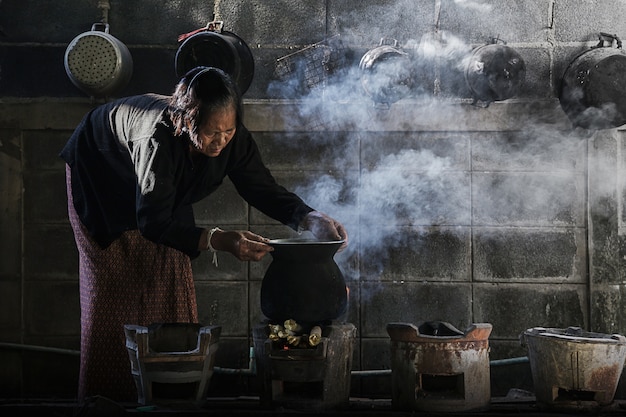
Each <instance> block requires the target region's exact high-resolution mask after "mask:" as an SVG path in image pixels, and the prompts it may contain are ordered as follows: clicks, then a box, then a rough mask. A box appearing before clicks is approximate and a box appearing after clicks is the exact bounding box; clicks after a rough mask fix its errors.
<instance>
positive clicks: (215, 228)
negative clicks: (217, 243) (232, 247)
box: [206, 227, 222, 266]
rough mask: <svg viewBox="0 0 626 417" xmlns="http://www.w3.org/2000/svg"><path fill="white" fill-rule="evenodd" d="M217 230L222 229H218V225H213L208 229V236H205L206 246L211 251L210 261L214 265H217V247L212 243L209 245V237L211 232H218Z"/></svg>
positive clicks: (211, 235)
mask: <svg viewBox="0 0 626 417" xmlns="http://www.w3.org/2000/svg"><path fill="white" fill-rule="evenodd" d="M218 231H219V232H221V231H222V229H220V228H219V227H214V228H213V229H211V230H210V231H209V236H207V243H206V248H207V249H208V250H210V251H211V252H213V260H212V262H213V265H215V266H217V249H215V248H214V247H213V245H211V238H212V237H213V233H215V232H218Z"/></svg>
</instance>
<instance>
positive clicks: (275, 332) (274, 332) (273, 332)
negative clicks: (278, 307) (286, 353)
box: [269, 324, 287, 340]
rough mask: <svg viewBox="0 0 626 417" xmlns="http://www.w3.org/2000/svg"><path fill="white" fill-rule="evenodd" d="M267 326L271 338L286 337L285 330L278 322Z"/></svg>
mask: <svg viewBox="0 0 626 417" xmlns="http://www.w3.org/2000/svg"><path fill="white" fill-rule="evenodd" d="M269 328H270V334H269V338H270V339H271V340H278V339H285V338H286V337H287V332H286V331H285V328H284V327H283V326H281V325H280V324H270V325H269Z"/></svg>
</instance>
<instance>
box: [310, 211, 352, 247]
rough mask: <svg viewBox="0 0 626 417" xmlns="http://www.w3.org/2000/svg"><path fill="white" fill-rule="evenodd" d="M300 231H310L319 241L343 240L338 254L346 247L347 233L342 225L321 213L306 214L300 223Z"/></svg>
mask: <svg viewBox="0 0 626 417" xmlns="http://www.w3.org/2000/svg"><path fill="white" fill-rule="evenodd" d="M300 229H302V230H308V231H310V232H311V233H313V236H315V237H316V238H317V239H319V240H328V241H334V240H343V241H344V242H343V244H342V245H341V247H339V250H338V252H341V251H342V250H344V249H345V248H346V247H347V246H348V232H347V231H346V229H345V228H344V227H343V225H342V224H341V223H339V222H338V221H337V220H335V219H333V218H332V217H330V216H328V215H327V214H324V213H322V212H319V211H312V212H310V213H309V214H307V215H306V216H305V217H304V219H303V220H302V222H301V223H300Z"/></svg>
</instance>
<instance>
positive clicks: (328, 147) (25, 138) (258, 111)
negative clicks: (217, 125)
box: [0, 0, 626, 398]
mask: <svg viewBox="0 0 626 417" xmlns="http://www.w3.org/2000/svg"><path fill="white" fill-rule="evenodd" d="M102 3H107V2H95V1H94V2H84V1H77V0H72V1H67V2H63V4H60V3H58V2H41V1H32V0H22V1H19V2H18V1H16V0H1V1H0V27H1V29H2V33H3V35H0V109H1V111H0V178H1V180H0V194H1V195H3V196H4V197H3V198H2V199H0V207H1V208H2V210H1V213H2V215H1V216H0V228H1V230H2V232H1V233H0V248H1V249H2V250H1V251H0V253H1V254H2V255H0V298H1V302H0V313H2V314H0V341H1V342H3V343H5V344H6V343H15V344H22V345H29V346H50V347H55V348H59V349H66V350H68V352H69V353H68V352H66V353H57V352H47V351H37V350H27V349H18V348H9V347H7V346H4V347H0V359H1V362H2V363H4V364H6V366H3V367H2V368H0V392H2V393H4V394H1V395H2V396H6V397H13V398H15V397H26V398H28V397H49V396H52V397H62V398H68V397H72V396H73V395H75V385H76V375H77V371H78V369H77V367H78V360H77V357H76V355H75V354H73V353H72V352H75V350H76V349H78V342H79V337H80V335H79V319H80V309H79V304H78V278H77V253H76V250H75V247H74V242H73V237H72V235H71V229H70V227H69V224H68V222H67V216H66V200H65V183H64V168H63V164H62V163H61V162H62V161H61V160H60V159H59V158H58V157H57V156H56V155H57V153H58V150H59V149H60V148H61V147H62V145H63V144H64V142H65V140H66V139H67V137H68V136H69V134H70V133H71V131H72V129H73V127H74V126H75V125H76V124H77V123H78V121H79V120H80V118H81V117H82V115H83V114H84V113H85V112H86V111H87V110H88V109H90V108H92V107H93V106H94V105H97V104H98V103H99V102H102V101H103V99H91V98H89V97H86V95H85V94H84V93H82V92H81V91H80V90H78V89H77V88H76V87H75V86H74V85H73V84H72V83H71V82H70V81H69V79H68V76H67V74H66V73H65V70H64V67H63V54H64V52H65V49H66V47H67V44H68V43H69V42H70V41H71V40H72V39H73V38H74V37H75V36H77V35H78V34H80V33H82V32H85V31H87V30H89V29H90V28H91V25H92V24H93V23H95V22H99V21H100V20H101V19H102V17H103V14H102V10H101V9H99V8H98V4H102ZM109 4H110V9H109V10H108V14H107V19H108V23H109V24H110V33H111V34H113V35H114V36H116V37H117V38H118V39H120V40H121V41H123V42H124V43H126V44H127V45H128V47H129V50H130V51H131V54H132V56H133V64H134V69H133V75H132V78H131V81H130V83H129V85H128V86H127V87H126V88H125V89H124V90H123V91H122V92H121V93H120V94H119V95H129V94H137V93H143V92H147V91H151V92H158V93H169V92H170V91H171V89H172V87H173V85H174V83H175V82H176V76H175V72H174V61H175V55H176V51H177V48H178V44H177V42H176V38H177V36H178V35H179V34H182V33H186V32H190V31H191V30H194V29H197V28H200V27H203V26H205V25H206V23H207V22H208V21H209V20H211V18H212V16H213V15H215V16H216V17H217V18H219V19H221V20H224V22H225V29H226V30H229V31H231V32H233V33H236V34H237V35H238V36H240V37H241V38H242V39H244V40H245V41H246V43H247V44H248V46H249V47H250V48H251V51H252V53H253V56H254V59H255V76H254V80H253V83H252V85H251V86H250V89H249V90H248V91H247V92H246V94H245V96H244V97H245V99H246V108H245V120H246V124H247V125H248V127H249V128H250V130H251V131H253V132H254V134H255V137H256V139H257V141H258V142H259V145H260V148H261V151H262V153H263V157H264V159H265V161H266V162H267V164H268V166H269V167H270V169H271V170H272V171H273V172H274V173H275V175H276V177H277V178H278V179H279V181H281V182H282V183H284V184H285V185H286V186H288V187H289V188H292V189H294V190H296V191H298V193H300V194H301V195H303V196H304V197H305V198H306V199H307V201H309V202H311V204H312V205H314V206H315V207H317V208H319V209H321V210H323V211H326V212H328V213H330V214H332V215H334V216H335V217H337V218H338V219H339V220H341V221H342V222H344V224H345V225H346V226H347V227H348V230H349V232H350V242H351V243H350V247H349V249H348V250H347V251H345V252H343V253H341V254H338V255H337V256H336V260H337V262H338V264H339V265H340V267H341V268H342V270H343V271H344V274H345V276H346V280H347V282H348V285H349V286H350V308H349V312H348V314H347V316H346V320H347V321H350V322H352V323H354V324H355V325H356V327H357V330H358V343H357V344H356V349H355V352H354V353H355V356H354V369H355V370H358V369H362V370H375V369H388V368H389V366H390V358H389V340H388V337H387V334H386V330H385V326H386V324H387V323H389V322H392V321H405V322H414V323H417V322H420V321H424V320H444V321H448V322H450V323H451V324H453V325H455V326H457V327H458V328H460V329H464V328H466V327H467V326H468V325H470V324H471V323H473V322H489V323H492V324H493V332H492V334H491V337H490V345H491V351H490V355H491V358H492V359H504V358H511V357H519V356H524V355H525V354H526V352H525V350H524V347H522V346H521V345H520V343H519V340H518V336H519V334H520V333H521V332H523V331H524V330H525V329H526V328H529V327H535V326H546V327H567V326H570V325H577V326H581V327H584V328H586V329H588V330H592V331H597V332H607V333H622V334H623V333H626V323H625V322H624V319H623V317H626V315H625V314H623V313H624V312H625V310H626V303H624V302H623V301H622V300H623V297H621V295H622V293H623V292H624V288H625V285H624V282H625V281H624V276H623V272H622V271H623V270H624V269H623V268H622V266H623V262H624V259H626V258H625V257H624V253H623V252H624V247H625V245H624V242H623V234H624V233H623V230H624V226H623V225H624V221H623V220H624V219H625V218H626V214H625V213H624V209H623V207H625V205H624V204H623V202H624V201H623V199H624V193H623V184H622V182H621V181H620V179H619V178H620V172H621V171H622V169H623V167H624V166H625V164H624V162H626V161H624V159H623V155H624V154H626V153H625V152H623V149H622V148H623V146H624V139H623V132H622V131H621V129H611V130H605V131H598V132H587V131H581V130H580V129H573V128H572V126H571V124H570V122H569V120H568V119H567V117H566V116H565V115H564V114H563V112H562V110H561V109H560V106H559V102H558V99H557V96H558V94H557V91H558V85H559V80H560V77H561V75H562V74H563V72H564V71H565V69H566V68H567V65H568V63H569V62H570V60H571V59H572V57H573V56H575V55H576V54H577V53H579V52H580V51H582V50H584V49H585V48H588V47H590V46H591V45H594V44H596V43H597V36H598V33H599V32H601V31H602V32H609V33H616V34H623V33H625V32H626V23H624V19H622V17H623V16H624V14H625V13H626V6H624V5H622V4H620V3H617V4H616V3H615V2H608V1H600V0H598V1H585V2H570V1H566V0H524V1H516V0H504V1H487V0H485V1H478V0H475V1H465V2H456V1H453V0H420V1H412V0H411V1H409V0H404V1H380V0H378V1H377V0H368V1H333V0H315V1H307V2H297V1H273V0H272V1H263V2H249V1H243V0H222V1H215V2H210V1H209V2H207V1H185V2H181V1H175V2H166V3H163V2H148V1H137V2H125V1H121V0H112V1H110V2H109ZM287 17H288V18H287ZM583 17H584V18H583ZM24 22H29V24H24ZM337 34H339V35H340V36H341V39H342V42H343V45H344V46H345V48H346V49H345V53H346V57H347V59H348V61H349V67H350V70H349V71H348V78H346V79H345V80H343V81H344V83H345V84H346V85H347V86H348V87H349V91H345V90H341V89H339V90H335V89H336V88H337V85H328V86H325V87H321V89H322V94H318V95H315V94H311V96H306V97H303V96H302V95H301V94H302V93H303V89H301V88H296V89H289V88H287V89H285V88H283V87H285V85H286V84H289V82H288V80H287V82H286V81H285V80H280V79H277V77H276V72H275V70H276V60H277V59H278V58H281V57H285V56H287V55H289V54H291V53H294V52H298V51H301V50H302V48H304V47H306V46H308V45H311V44H314V43H316V42H319V41H321V40H323V39H325V38H326V37H330V36H333V35H337ZM444 34H445V36H443V35H444ZM435 35H438V36H440V35H441V36H443V37H441V38H440V39H442V43H441V44H440V46H441V47H442V48H444V49H445V51H446V54H445V56H440V57H439V59H438V60H436V62H434V63H433V62H427V63H423V62H416V61H413V62H414V63H415V64H416V65H417V64H419V65H422V64H424V65H423V66H420V68H422V69H423V72H422V73H421V74H420V77H418V79H419V82H417V83H416V85H415V86H414V89H413V90H412V93H411V95H410V96H409V97H406V98H405V99H403V100H400V101H399V102H397V103H394V104H392V105H391V106H389V108H386V109H384V108H382V109H381V108H377V107H376V106H374V105H373V103H372V100H371V98H370V97H368V96H367V94H365V93H364V92H363V91H362V90H361V88H360V87H361V85H360V84H359V82H358V71H356V70H354V68H356V67H358V61H359V59H360V57H361V56H362V55H363V54H364V53H365V52H366V51H368V50H370V49H371V48H374V47H376V46H378V45H379V42H380V39H381V38H393V39H396V40H398V42H399V44H400V45H402V46H403V47H404V49H405V50H406V51H407V52H408V53H409V54H411V56H412V57H413V58H414V59H415V57H416V56H417V55H416V51H417V50H418V49H419V46H420V45H424V43H425V42H428V41H429V40H432V39H433V37H434V36H435ZM492 37H498V38H499V39H501V40H503V41H506V42H507V44H508V45H509V46H511V47H514V48H515V49H516V50H517V51H518V52H519V53H520V54H521V55H522V57H523V59H524V60H525V62H526V66H527V75H526V81H525V84H524V86H523V89H522V91H520V92H519V94H518V95H517V96H516V97H515V98H513V99H510V100H506V101H503V102H495V103H492V104H491V105H490V106H488V107H485V108H483V107H478V106H472V104H471V102H472V97H471V91H470V89H469V88H468V87H467V85H466V83H465V79H464V73H463V68H462V62H463V58H464V56H465V55H464V54H463V53H462V52H463V51H464V52H465V53H471V51H472V48H475V47H477V46H480V45H484V44H486V43H487V42H488V41H489V39H490V38H492ZM292 81H293V80H292ZM305 90H306V89H305ZM304 92H308V91H304ZM315 92H316V93H319V90H316V91H315ZM338 92H339V93H340V94H341V96H340V97H339V99H338V98H337V95H336V94H337V93H338ZM310 103H312V104H311V105H309V104H310ZM196 216H197V220H198V223H200V224H206V225H219V226H222V227H228V228H249V229H251V230H253V231H256V232H258V233H261V234H264V235H266V236H270V237H286V236H289V235H291V233H292V232H291V231H290V230H288V229H286V228H285V227H284V226H281V225H279V224H276V223H275V222H273V221H272V220H271V219H268V218H266V217H265V216H263V215H261V214H260V213H259V212H257V211H256V210H254V209H252V208H250V207H248V206H247V205H246V204H245V202H243V201H242V200H241V199H240V198H239V197H238V196H237V194H236V192H235V190H234V188H233V187H232V185H230V184H229V183H228V182H226V183H225V185H224V187H222V188H221V189H220V190H219V192H218V193H216V194H215V195H214V196H213V197H212V198H211V199H209V200H207V201H205V202H202V203H200V204H198V205H197V207H196ZM270 261H271V259H270V258H269V257H268V258H267V259H264V260H263V261H262V262H260V263H250V264H248V263H241V262H239V261H237V260H235V259H234V258H233V257H231V256H229V255H222V256H221V257H220V262H219V268H215V267H214V266H213V265H211V263H210V259H209V257H208V256H203V257H201V258H200V259H198V260H196V261H195V262H194V272H195V276H196V283H197V293H198V304H199V309H200V317H201V320H202V322H204V323H205V324H220V325H222V326H223V333H222V336H223V339H222V344H221V349H220V352H219V355H218V358H217V365H218V366H221V367H227V368H246V367H247V365H248V355H249V346H251V327H252V326H254V325H255V324H257V323H259V322H260V321H261V320H262V318H263V317H262V313H261V311H260V306H259V291H260V284H261V280H262V277H263V274H264V271H265V269H266V268H267V266H268V265H269V262H270ZM492 385H493V394H494V395H504V394H506V392H507V390H508V389H509V388H521V389H529V390H532V380H531V378H530V376H529V369H528V366H527V365H523V364H522V365H515V366H510V367H506V368H504V367H494V368H492ZM211 389H212V391H211V392H213V393H215V394H216V395H222V394H224V395H239V394H245V393H254V392H255V389H256V388H255V385H254V379H253V378H250V377H244V376H233V375H219V374H218V375H216V376H215V377H214V381H213V383H212V387H211ZM389 390H390V381H389V377H388V376H381V377H370V378H355V379H354V381H353V391H354V394H355V395H363V396H378V397H383V398H389V396H390V392H389Z"/></svg>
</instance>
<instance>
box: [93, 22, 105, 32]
mask: <svg viewBox="0 0 626 417" xmlns="http://www.w3.org/2000/svg"><path fill="white" fill-rule="evenodd" d="M97 27H104V33H109V24H108V23H104V22H98V23H94V24H93V25H92V26H91V31H92V32H94V31H95V30H96V28H97ZM101 32H102V30H101Z"/></svg>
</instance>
